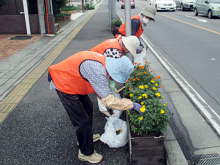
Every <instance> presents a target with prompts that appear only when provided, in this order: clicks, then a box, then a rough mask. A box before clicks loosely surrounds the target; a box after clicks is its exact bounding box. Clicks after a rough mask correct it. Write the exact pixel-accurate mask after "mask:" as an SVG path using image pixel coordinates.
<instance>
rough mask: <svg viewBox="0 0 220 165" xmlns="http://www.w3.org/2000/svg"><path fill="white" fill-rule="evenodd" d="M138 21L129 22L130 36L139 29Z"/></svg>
mask: <svg viewBox="0 0 220 165" xmlns="http://www.w3.org/2000/svg"><path fill="white" fill-rule="evenodd" d="M139 26H140V21H139V20H138V19H132V20H131V34H132V35H135V34H136V33H137V31H138V29H139Z"/></svg>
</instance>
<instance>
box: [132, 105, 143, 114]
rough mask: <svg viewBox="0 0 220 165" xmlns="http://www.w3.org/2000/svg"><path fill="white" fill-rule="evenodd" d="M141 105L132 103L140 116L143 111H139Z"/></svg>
mask: <svg viewBox="0 0 220 165" xmlns="http://www.w3.org/2000/svg"><path fill="white" fill-rule="evenodd" d="M141 107H142V105H140V104H138V103H134V104H133V110H135V111H137V112H138V113H139V114H140V115H141V116H142V115H143V113H142V112H141V111H140V109H141Z"/></svg>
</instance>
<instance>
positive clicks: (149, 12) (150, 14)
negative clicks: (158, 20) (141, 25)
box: [141, 5, 157, 22]
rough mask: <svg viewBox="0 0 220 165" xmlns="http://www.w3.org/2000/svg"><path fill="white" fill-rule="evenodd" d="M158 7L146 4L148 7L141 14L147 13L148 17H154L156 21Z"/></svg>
mask: <svg viewBox="0 0 220 165" xmlns="http://www.w3.org/2000/svg"><path fill="white" fill-rule="evenodd" d="M156 12H157V11H156V8H155V7H154V6H151V5H149V6H146V8H145V9H144V10H143V11H142V12H141V14H143V15H145V16H146V17H149V18H152V19H153V21H154V22H155V15H156Z"/></svg>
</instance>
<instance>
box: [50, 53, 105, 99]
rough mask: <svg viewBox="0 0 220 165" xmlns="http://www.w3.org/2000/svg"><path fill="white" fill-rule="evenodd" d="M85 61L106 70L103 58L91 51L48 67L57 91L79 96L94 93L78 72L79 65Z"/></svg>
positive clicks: (77, 54)
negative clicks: (100, 65)
mask: <svg viewBox="0 0 220 165" xmlns="http://www.w3.org/2000/svg"><path fill="white" fill-rule="evenodd" d="M85 60H93V61H98V62H100V63H102V65H103V66H104V67H105V69H106V66H105V56H103V55H101V54H98V53H95V52H91V51H82V52H79V53H76V54H74V55H72V56H70V57H69V58H67V59H66V60H64V61H62V62H60V63H58V64H55V65H52V66H50V67H49V73H50V75H51V78H52V80H53V82H54V84H55V86H56V87H57V89H58V90H60V91H61V92H64V93H67V94H79V95H86V94H89V93H95V91H94V89H93V88H92V86H91V84H90V83H89V82H88V81H86V80H85V79H84V78H83V77H82V76H81V74H80V71H79V68H80V65H81V63H82V62H83V61H85ZM106 72H107V71H106Z"/></svg>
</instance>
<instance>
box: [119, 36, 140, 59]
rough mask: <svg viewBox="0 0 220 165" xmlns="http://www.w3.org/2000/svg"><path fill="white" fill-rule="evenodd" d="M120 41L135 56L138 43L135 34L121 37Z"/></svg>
mask: <svg viewBox="0 0 220 165" xmlns="http://www.w3.org/2000/svg"><path fill="white" fill-rule="evenodd" d="M122 42H123V44H124V45H125V47H126V48H127V49H128V50H129V51H130V53H131V54H132V55H133V56H135V55H136V50H137V49H138V47H139V45H140V41H139V39H138V38H137V37H136V36H129V37H122Z"/></svg>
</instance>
